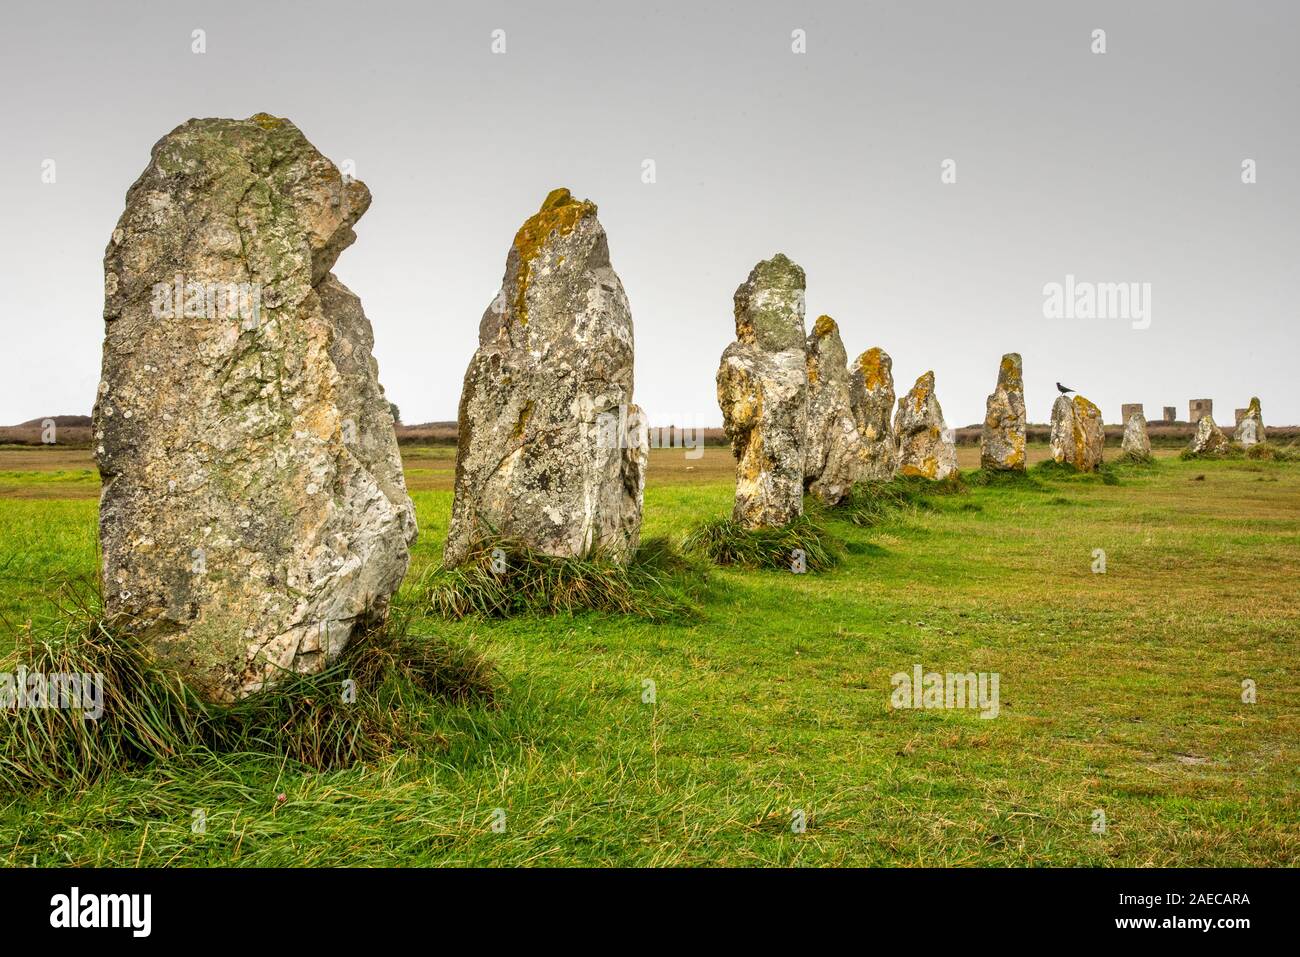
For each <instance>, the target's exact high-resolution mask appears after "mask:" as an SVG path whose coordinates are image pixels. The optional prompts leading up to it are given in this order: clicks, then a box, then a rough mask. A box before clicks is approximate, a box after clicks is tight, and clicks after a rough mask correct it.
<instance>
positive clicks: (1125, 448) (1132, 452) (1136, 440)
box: [1120, 412, 1151, 460]
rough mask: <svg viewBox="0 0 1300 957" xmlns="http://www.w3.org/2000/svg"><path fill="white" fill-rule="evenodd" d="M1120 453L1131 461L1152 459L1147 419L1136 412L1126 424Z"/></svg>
mask: <svg viewBox="0 0 1300 957" xmlns="http://www.w3.org/2000/svg"><path fill="white" fill-rule="evenodd" d="M1120 451H1121V452H1123V453H1124V454H1125V455H1126V456H1128V457H1129V458H1131V459H1139V460H1141V459H1149V458H1151V439H1150V437H1149V436H1148V435H1147V417H1146V416H1145V415H1143V414H1142V413H1141V412H1134V413H1133V414H1132V415H1130V416H1129V417H1128V421H1127V422H1125V423H1124V440H1123V441H1122V442H1121V443H1120Z"/></svg>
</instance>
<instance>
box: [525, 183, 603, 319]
mask: <svg viewBox="0 0 1300 957" xmlns="http://www.w3.org/2000/svg"><path fill="white" fill-rule="evenodd" d="M594 215H596V204H595V203H593V202H590V201H589V200H577V199H574V198H573V196H572V195H571V194H570V193H569V191H568V190H567V189H564V188H563V187H561V188H559V189H553V190H551V191H550V193H548V194H547V196H546V199H545V201H544V202H543V203H542V208H541V209H539V210H538V211H537V212H536V213H534V214H533V215H532V216H530V217H529V218H528V219H527V220H525V222H524V224H523V225H522V226H520V227H519V232H517V233H515V241H514V244H513V246H514V250H515V252H517V253H518V254H519V268H518V274H517V276H516V280H515V316H516V317H518V319H519V324H520V325H521V326H526V325H528V305H527V302H526V299H525V296H526V294H527V292H528V279H529V274H530V273H531V272H532V264H533V260H535V259H536V258H537V257H538V256H539V255H541V252H542V247H543V246H545V245H546V241H547V240H548V239H550V237H551V234H552V233H557V234H559V235H560V236H567V235H568V234H569V233H571V232H573V230H574V229H575V228H576V227H577V225H578V223H580V222H582V220H583V219H584V218H586V217H587V216H594Z"/></svg>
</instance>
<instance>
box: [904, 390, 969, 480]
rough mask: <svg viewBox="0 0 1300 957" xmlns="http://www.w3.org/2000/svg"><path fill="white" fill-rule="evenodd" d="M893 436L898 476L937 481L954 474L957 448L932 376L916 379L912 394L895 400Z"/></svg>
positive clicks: (909, 393)
mask: <svg viewBox="0 0 1300 957" xmlns="http://www.w3.org/2000/svg"><path fill="white" fill-rule="evenodd" d="M894 434H895V435H897V436H898V472H899V474H900V475H910V476H916V477H919V478H927V479H936V480H937V479H944V478H947V477H948V476H949V475H951V474H953V473H954V472H956V471H957V446H956V443H955V441H954V436H953V433H952V432H951V431H950V430H949V428H948V425H947V423H945V422H944V420H943V409H942V408H941V407H940V406H939V399H938V398H937V397H936V396H935V394H934V373H933V372H927V373H925V375H923V376H921V377H920V378H919V379H917V380H916V384H915V385H913V386H912V391H910V392H908V393H907V395H905V396H903V398H901V399H899V400H898V411H897V413H895V415H894Z"/></svg>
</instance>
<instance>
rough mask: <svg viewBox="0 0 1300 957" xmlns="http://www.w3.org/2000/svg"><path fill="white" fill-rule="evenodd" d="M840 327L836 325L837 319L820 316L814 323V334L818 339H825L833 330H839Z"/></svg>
mask: <svg viewBox="0 0 1300 957" xmlns="http://www.w3.org/2000/svg"><path fill="white" fill-rule="evenodd" d="M838 330H839V327H838V326H836V325H835V320H834V319H832V318H831V317H830V316H818V317H817V321H816V322H815V323H813V335H814V336H816V337H817V338H818V339H825V338H826V337H827V336H829V335H830V334H831V333H832V332H837V331H838Z"/></svg>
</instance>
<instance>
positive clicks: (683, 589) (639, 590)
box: [408, 539, 705, 621]
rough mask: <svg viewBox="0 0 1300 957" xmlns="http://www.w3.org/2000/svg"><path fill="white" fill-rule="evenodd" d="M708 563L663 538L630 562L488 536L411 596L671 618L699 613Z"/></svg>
mask: <svg viewBox="0 0 1300 957" xmlns="http://www.w3.org/2000/svg"><path fill="white" fill-rule="evenodd" d="M704 576H705V570H704V569H703V568H702V567H701V566H700V565H699V564H698V563H694V562H691V561H690V560H689V559H687V558H686V557H685V556H683V555H681V554H679V553H677V552H676V551H674V550H673V549H672V547H671V546H670V545H669V544H668V543H667V541H666V540H663V539H655V540H652V541H648V542H646V543H645V544H643V545H642V546H641V548H640V549H638V550H637V553H636V555H635V556H633V558H632V560H631V561H630V562H627V563H626V564H623V563H620V562H617V561H614V560H612V559H610V558H608V557H605V556H602V555H599V554H597V555H593V556H591V557H588V558H559V557H556V556H553V555H544V554H542V553H541V552H538V551H535V550H533V549H531V548H529V547H527V546H525V545H522V544H520V543H518V542H511V541H506V540H498V541H485V542H480V543H479V544H478V545H476V546H475V547H474V548H473V549H472V550H471V551H470V554H469V556H468V558H467V559H466V561H465V562H463V563H462V564H460V565H457V566H454V567H450V568H448V567H445V566H442V565H439V566H437V567H435V568H433V569H430V570H429V571H428V572H426V573H425V575H424V577H423V578H422V579H421V580H420V581H419V582H418V583H417V585H416V586H415V589H414V594H413V597H412V598H410V599H408V600H409V601H411V602H413V603H414V604H415V605H416V607H419V608H421V609H423V610H425V611H428V612H429V613H431V614H434V615H438V616H441V617H443V618H447V619H451V620H458V619H461V618H466V617H469V616H479V617H483V618H505V617H510V616H513V615H528V614H533V615H557V614H576V613H580V612H584V611H597V612H609V613H613V614H624V615H636V616H638V617H641V618H646V619H649V620H651V621H664V620H667V619H671V618H679V617H681V616H683V615H689V614H692V613H693V612H694V611H695V604H694V601H693V598H694V596H695V594H696V593H697V592H698V591H699V590H700V588H701V587H702V586H703V584H704Z"/></svg>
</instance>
